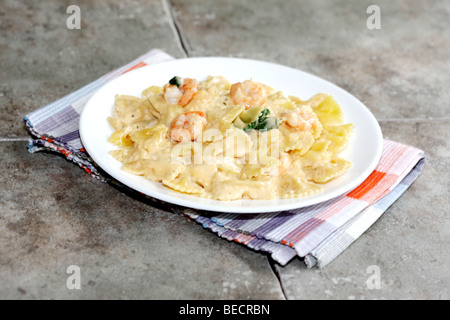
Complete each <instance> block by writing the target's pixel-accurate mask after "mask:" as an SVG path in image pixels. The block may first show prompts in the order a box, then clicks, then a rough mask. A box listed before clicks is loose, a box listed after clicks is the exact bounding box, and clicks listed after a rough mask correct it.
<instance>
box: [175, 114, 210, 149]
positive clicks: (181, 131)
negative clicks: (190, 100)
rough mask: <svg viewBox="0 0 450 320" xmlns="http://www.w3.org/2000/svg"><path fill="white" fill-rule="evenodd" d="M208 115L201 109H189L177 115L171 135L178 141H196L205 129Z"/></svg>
mask: <svg viewBox="0 0 450 320" xmlns="http://www.w3.org/2000/svg"><path fill="white" fill-rule="evenodd" d="M207 123H208V122H207V120H206V116H205V114H204V113H203V112H201V111H189V112H186V113H183V114H182V115H180V116H178V117H176V118H175V119H174V120H173V121H172V124H171V126H170V131H169V135H170V138H172V140H174V141H176V142H182V141H194V140H195V139H197V138H198V136H199V135H200V134H201V133H202V132H203V130H205V127H206V124H207Z"/></svg>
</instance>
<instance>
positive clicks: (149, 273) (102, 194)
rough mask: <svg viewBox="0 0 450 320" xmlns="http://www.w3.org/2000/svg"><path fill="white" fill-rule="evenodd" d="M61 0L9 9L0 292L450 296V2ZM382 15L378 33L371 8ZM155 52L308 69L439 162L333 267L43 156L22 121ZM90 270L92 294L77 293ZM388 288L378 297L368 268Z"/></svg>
mask: <svg viewBox="0 0 450 320" xmlns="http://www.w3.org/2000/svg"><path fill="white" fill-rule="evenodd" d="M70 4H76V5H78V6H79V7H80V9H81V21H82V24H81V30H68V29H67V28H66V20H67V18H68V16H69V14H67V13H66V9H67V6H68V5H69V4H68V3H66V2H64V1H56V0H55V1H39V2H37V1H31V0H20V1H17V0H4V1H2V5H1V6H0V31H1V33H0V64H1V68H0V79H1V81H0V114H1V121H0V150H1V151H0V159H1V164H2V169H3V170H2V172H1V174H0V182H1V186H2V187H1V189H0V298H2V299H108V298H114V299H117V298H125V299H126V298H131V299H140V298H149V299H449V298H450V289H449V288H450V272H449V269H448V265H449V263H450V254H449V244H450V231H449V230H450V221H449V217H448V206H449V200H448V198H449V180H450V176H449V170H448V168H449V160H448V159H449V157H450V147H449V141H450V131H449V128H450V127H449V125H450V117H449V111H450V106H449V101H450V97H449V90H448V87H449V85H450V50H449V48H450V28H449V27H448V26H449V24H448V22H449V21H450V4H449V3H448V2H447V1H433V2H432V3H428V2H427V3H425V2H423V1H419V0H414V1H406V0H402V1H395V2H392V1H386V0H379V1H366V0H364V1H359V0H350V1H349V0H339V1H333V3H332V4H331V3H330V2H329V1H326V0H320V1H314V2H312V1H301V0H297V1H294V0H287V1H283V2H277V4H276V5H274V2H273V1H269V0H259V1H256V0H254V1H245V2H243V1H226V2H225V1H219V0H217V1H202V0H195V1H194V0H189V1H181V0H170V1H169V0H161V1H159V0H151V1H144V0H134V1H127V2H123V1H119V0H113V1H95V2H94V1H88V0H84V1H71V3H70ZM371 4H376V5H378V6H379V7H380V8H381V19H382V20H381V29H380V30H369V29H368V28H367V27H366V20H367V18H368V17H369V15H368V14H367V13H366V9H367V7H368V6H369V5H371ZM152 48H160V49H162V50H164V51H166V52H168V53H169V54H171V55H173V56H174V57H178V58H181V57H194V56H233V57H245V58H252V59H260V60H266V61H271V62H276V63H281V64H284V65H288V66H291V67H295V68H298V69H301V70H304V71H307V72H311V73H313V74H316V75H317V76H320V77H323V78H325V79H328V80H330V81H332V82H334V83H336V84H337V85H339V86H341V87H343V88H345V89H346V90H348V91H350V92H351V93H352V94H354V95H355V96H356V97H358V98H359V99H360V100H361V101H363V102H364V103H365V104H366V105H367V106H368V107H369V108H370V109H371V110H372V112H373V113H374V114H375V116H376V117H377V119H378V120H379V122H380V124H381V127H382V130H383V133H384V136H385V137H386V138H388V139H391V140H395V141H399V142H402V143H406V144H410V145H414V146H416V147H419V148H421V149H423V150H424V151H425V152H426V155H427V165H426V167H425V170H424V172H423V173H422V175H421V176H420V177H419V178H418V179H417V181H416V182H415V183H414V184H413V185H412V186H411V188H410V189H409V190H408V191H407V192H406V193H405V194H404V195H403V196H402V197H401V198H400V199H399V200H398V201H397V202H396V203H395V204H394V205H393V206H392V207H391V208H390V209H389V210H388V211H387V212H386V213H385V214H384V215H383V217H382V218H381V219H380V220H378V221H377V222H376V223H375V224H374V225H373V226H372V227H371V228H370V229H369V230H368V231H367V232H366V233H365V234H364V235H363V236H362V237H361V238H360V239H358V241H356V242H355V243H354V244H353V245H351V247H350V248H348V249H347V250H346V251H345V252H344V253H343V254H342V255H340V256H339V257H338V258H337V259H336V260H335V261H333V262H332V263H331V264H330V265H328V266H327V267H326V268H325V269H320V270H319V269H311V270H309V269H306V268H305V267H304V265H303V262H301V261H299V260H295V261H292V262H291V263H289V264H288V265H287V266H285V267H281V266H279V265H277V264H276V263H273V262H272V261H271V260H270V259H269V258H268V257H267V256H265V255H261V254H259V253H256V252H253V251H251V250H248V249H246V248H245V247H243V246H241V245H238V244H235V243H230V242H228V241H226V240H223V239H220V238H218V237H216V236H215V235H213V234H212V233H210V232H208V231H206V230H204V229H203V228H202V227H201V226H200V225H198V224H196V223H195V222H192V221H189V220H186V219H185V218H183V217H181V216H178V215H175V214H172V213H170V212H167V211H165V210H164V209H163V208H158V207H152V206H149V205H147V204H145V203H143V202H141V201H140V200H139V199H135V198H132V197H130V196H129V195H127V194H123V193H121V192H120V191H118V190H116V189H114V188H112V187H110V186H107V185H105V184H102V183H101V182H99V181H96V180H94V179H92V178H90V177H89V176H88V175H87V174H85V173H84V172H83V171H81V170H80V169H79V168H78V167H76V166H75V165H72V164H71V163H68V162H67V161H65V160H64V159H63V158H62V157H60V156H58V155H55V154H50V153H41V154H34V155H31V154H29V153H28V152H27V150H26V148H25V144H26V140H27V139H28V137H29V136H28V133H27V132H26V130H25V128H24V126H23V124H22V118H23V116H24V115H26V114H27V113H29V112H30V111H33V110H35V109H37V108H39V107H42V106H44V105H46V104H48V103H50V102H52V101H54V100H56V99H58V98H60V97H62V96H64V95H66V94H68V93H70V92H72V91H73V90H75V89H78V88H80V87H81V86H83V85H85V84H87V83H89V82H91V81H92V80H95V79H96V78H98V77H99V76H101V75H103V74H105V73H107V72H108V71H110V70H112V69H114V68H116V67H118V66H121V65H123V64H124V63H127V62H129V61H130V60H132V59H134V58H135V57H137V56H139V55H141V54H143V53H145V52H147V51H148V50H150V49H152ZM72 264H75V265H79V266H80V268H81V271H82V289H81V290H68V289H67V287H66V280H67V277H68V274H67V273H66V269H67V267H68V266H69V265H72ZM371 265H377V266H379V267H380V270H381V280H382V286H381V289H378V290H370V289H369V288H368V287H367V285H366V281H367V279H368V277H369V276H370V274H368V273H367V268H368V267H369V266H371Z"/></svg>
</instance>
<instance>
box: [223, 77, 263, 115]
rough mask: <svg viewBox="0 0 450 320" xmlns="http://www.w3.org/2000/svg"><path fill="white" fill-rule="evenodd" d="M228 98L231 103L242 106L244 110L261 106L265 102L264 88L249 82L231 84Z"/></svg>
mask: <svg viewBox="0 0 450 320" xmlns="http://www.w3.org/2000/svg"><path fill="white" fill-rule="evenodd" d="M230 97H231V99H232V100H233V103H235V104H237V105H243V106H245V109H250V108H252V107H255V106H261V105H263V104H264V103H265V102H266V100H267V95H266V92H265V90H264V87H263V86H262V85H261V84H259V83H257V82H254V81H251V80H246V81H244V82H238V83H235V84H233V85H232V86H231V88H230Z"/></svg>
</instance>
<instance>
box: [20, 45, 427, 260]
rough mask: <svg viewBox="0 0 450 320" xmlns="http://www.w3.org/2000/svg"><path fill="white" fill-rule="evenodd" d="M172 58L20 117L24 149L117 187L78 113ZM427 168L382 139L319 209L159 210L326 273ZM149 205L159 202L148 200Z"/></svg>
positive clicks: (150, 57) (140, 62)
mask: <svg viewBox="0 0 450 320" xmlns="http://www.w3.org/2000/svg"><path fill="white" fill-rule="evenodd" d="M171 59H173V58H172V57H171V56H169V55H167V54H166V53H164V52H162V51H160V50H151V51H150V52H148V53H146V54H145V55H143V56H141V57H139V58H137V59H136V60H134V61H133V62H131V63H129V64H127V65H125V66H123V67H121V68H119V69H117V70H115V71H113V72H110V73H108V74H106V75H105V76H103V77H101V78H100V79H98V80H96V81H94V82H92V83H90V84H88V85H86V86H85V87H83V88H81V89H79V90H77V91H75V92H73V93H72V94H69V95H67V96H66V97H64V98H61V99H59V100H58V101H55V102H53V103H52V104H50V105H48V106H46V107H44V108H41V109H39V110H36V111H34V112H32V113H30V114H29V115H27V116H26V117H25V118H24V121H25V124H26V126H27V128H28V129H29V130H30V132H31V134H32V135H33V137H34V139H32V140H30V141H29V143H28V149H29V151H30V152H31V153H34V152H36V151H40V150H52V151H56V152H58V153H61V154H63V155H64V156H66V158H67V159H68V160H70V161H73V162H75V163H77V164H78V165H79V166H80V167H81V168H83V169H84V170H85V171H86V172H87V173H89V174H91V175H92V176H93V177H95V178H98V179H100V180H102V181H104V182H108V183H113V184H115V185H116V186H117V185H120V183H118V182H117V181H114V180H113V179H112V178H111V177H109V176H108V175H107V174H106V173H104V172H103V171H102V170H101V168H99V167H98V166H97V165H96V164H95V163H94V162H93V161H92V159H91V158H90V157H89V155H88V154H87V153H86V151H85V150H84V149H83V145H82V144H81V141H80V136H79V132H78V125H79V118H80V114H81V112H82V110H83V108H84V106H85V104H86V102H87V101H88V99H89V98H90V97H91V96H92V95H93V94H94V93H95V92H96V91H97V89H99V88H100V87H102V86H103V85H104V84H106V83H107V82H108V81H110V80H112V79H114V78H116V77H118V76H120V75H122V74H124V73H126V72H128V71H130V70H133V69H136V68H139V67H142V66H146V65H149V64H155V63H158V62H162V61H168V60H171ZM424 164H425V156H424V153H423V151H421V150H419V149H416V148H414V147H411V146H407V145H403V144H400V143H397V142H393V141H388V140H385V141H384V148H383V155H382V158H381V161H380V163H379V164H378V167H377V168H376V170H375V171H374V172H373V173H372V174H371V175H370V176H369V177H368V178H367V179H366V181H364V182H363V183H362V184H361V185H360V186H359V187H357V188H356V189H355V190H353V191H351V192H350V193H348V194H346V195H343V196H340V197H338V198H335V199H332V200H329V201H326V202H323V203H320V204H317V205H313V206H310V207H306V208H301V209H297V210H291V211H284V212H274V213H263V214H252V215H247V214H246V215H239V214H231V213H222V214H217V213H210V212H200V211H194V210H191V209H187V208H183V207H179V206H173V205H170V204H164V203H163V204H162V205H163V206H165V207H166V208H167V209H168V210H171V211H173V212H177V213H180V214H183V215H184V216H187V217H188V218H191V219H194V220H196V221H197V222H199V223H201V224H202V225H203V226H204V227H205V228H207V229H209V230H211V231H212V232H214V233H216V234H217V235H219V236H220V237H222V238H225V239H228V240H230V241H236V242H238V243H241V244H243V245H245V246H247V247H249V248H251V249H254V250H257V251H260V252H265V253H268V254H270V255H271V257H272V258H273V259H274V260H276V261H277V262H278V263H280V264H281V265H285V264H286V263H288V262H289V261H290V260H292V259H293V258H294V257H301V258H304V262H305V263H306V265H307V266H308V267H313V266H318V267H324V266H325V265H327V264H328V263H330V262H331V261H332V260H333V259H334V258H336V257H337V256H338V255H339V254H340V253H341V252H342V251H344V250H345V249H346V248H347V247H348V246H349V245H350V244H351V243H352V242H353V241H355V240H356V239H357V238H358V237H359V236H361V234H363V233H364V231H366V230H367V229H368V228H369V227H370V226H371V225H372V224H373V223H374V222H375V221H376V220H377V219H378V218H379V217H380V216H381V215H382V214H383V213H384V212H385V211H386V209H387V208H388V207H389V206H390V205H391V204H392V203H394V202H395V201H396V200H397V199H398V198H399V197H400V196H401V195H402V194H403V192H405V191H406V189H407V188H408V187H409V186H410V185H411V184H412V183H413V181H414V180H415V179H416V178H417V176H418V175H419V174H420V173H421V171H422V169H423V166H424ZM121 187H123V188H124V189H127V188H126V187H125V186H121ZM147 200H148V201H150V202H159V200H156V199H152V198H150V197H147ZM160 205H161V203H160Z"/></svg>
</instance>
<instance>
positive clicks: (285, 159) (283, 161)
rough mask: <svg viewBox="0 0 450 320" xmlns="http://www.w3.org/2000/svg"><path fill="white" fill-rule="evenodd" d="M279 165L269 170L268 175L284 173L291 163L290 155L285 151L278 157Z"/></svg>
mask: <svg viewBox="0 0 450 320" xmlns="http://www.w3.org/2000/svg"><path fill="white" fill-rule="evenodd" d="M279 160H280V165H279V166H278V168H274V169H272V170H270V171H269V172H268V173H267V174H268V175H269V176H281V175H283V174H285V173H286V172H287V171H288V169H289V167H290V166H291V163H292V157H291V156H290V155H289V153H287V152H282V153H281V154H280V157H279Z"/></svg>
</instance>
